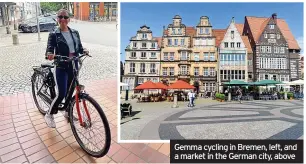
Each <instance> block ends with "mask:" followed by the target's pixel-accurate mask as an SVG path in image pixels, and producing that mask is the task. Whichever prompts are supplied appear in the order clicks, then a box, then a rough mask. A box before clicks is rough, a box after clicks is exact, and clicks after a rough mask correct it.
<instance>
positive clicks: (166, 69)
mask: <svg viewBox="0 0 306 164" xmlns="http://www.w3.org/2000/svg"><path fill="white" fill-rule="evenodd" d="M167 75H168V68H167V67H163V76H167Z"/></svg>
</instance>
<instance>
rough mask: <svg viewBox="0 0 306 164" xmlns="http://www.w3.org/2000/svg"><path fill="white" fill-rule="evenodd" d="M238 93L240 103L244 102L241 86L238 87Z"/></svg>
mask: <svg viewBox="0 0 306 164" xmlns="http://www.w3.org/2000/svg"><path fill="white" fill-rule="evenodd" d="M236 94H238V101H239V102H240V104H242V101H241V97H242V90H241V89H240V87H238V89H237V91H236Z"/></svg>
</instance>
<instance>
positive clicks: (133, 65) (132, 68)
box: [130, 63, 136, 73]
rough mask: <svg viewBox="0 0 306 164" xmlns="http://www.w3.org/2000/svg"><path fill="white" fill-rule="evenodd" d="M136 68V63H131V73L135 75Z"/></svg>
mask: <svg viewBox="0 0 306 164" xmlns="http://www.w3.org/2000/svg"><path fill="white" fill-rule="evenodd" d="M135 67H136V64H135V63H130V73H135Z"/></svg>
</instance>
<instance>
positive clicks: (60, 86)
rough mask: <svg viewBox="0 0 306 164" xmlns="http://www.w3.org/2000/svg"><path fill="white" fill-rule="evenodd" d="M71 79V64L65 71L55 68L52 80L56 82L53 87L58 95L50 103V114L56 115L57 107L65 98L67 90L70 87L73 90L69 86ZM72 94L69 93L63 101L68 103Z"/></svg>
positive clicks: (71, 85)
mask: <svg viewBox="0 0 306 164" xmlns="http://www.w3.org/2000/svg"><path fill="white" fill-rule="evenodd" d="M76 68H77V69H78V65H77V64H76ZM73 78H74V76H73V68H72V64H69V67H68V68H66V69H63V68H59V67H55V74H54V80H55V81H56V86H55V87H56V88H57V91H58V94H57V95H56V97H55V98H54V100H53V101H52V103H51V111H50V114H56V113H57V112H58V106H59V105H60V104H61V102H62V101H63V99H64V98H65V97H66V95H67V92H68V90H69V88H70V87H71V89H74V87H75V85H74V84H71V82H72V81H73ZM72 94H73V92H71V93H70V95H67V97H66V98H67V99H66V100H65V101H70V100H71V98H72Z"/></svg>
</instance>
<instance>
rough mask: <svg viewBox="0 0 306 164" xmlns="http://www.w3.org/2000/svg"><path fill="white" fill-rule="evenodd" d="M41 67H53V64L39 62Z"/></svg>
mask: <svg viewBox="0 0 306 164" xmlns="http://www.w3.org/2000/svg"><path fill="white" fill-rule="evenodd" d="M41 67H42V68H54V65H52V64H41Z"/></svg>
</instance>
